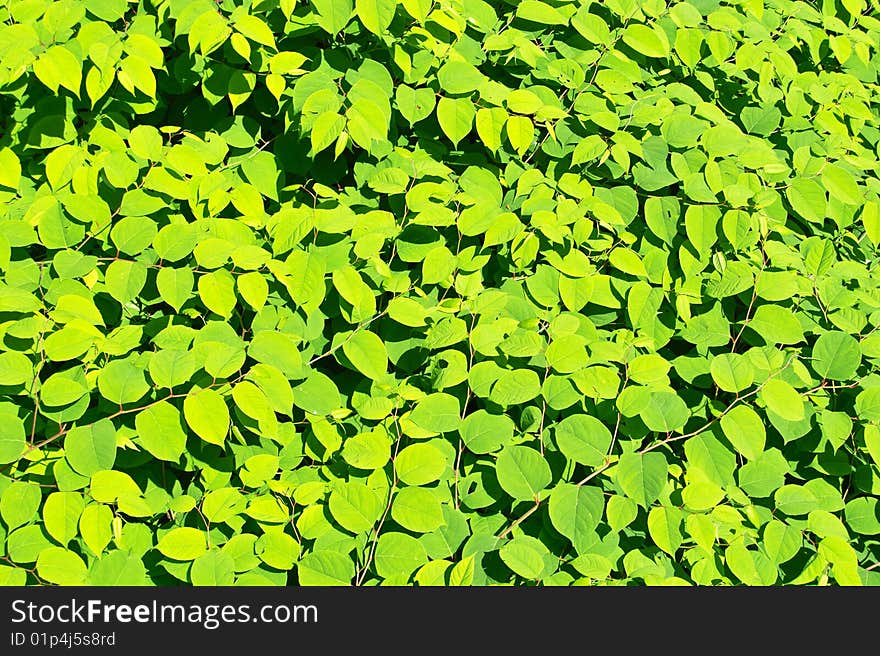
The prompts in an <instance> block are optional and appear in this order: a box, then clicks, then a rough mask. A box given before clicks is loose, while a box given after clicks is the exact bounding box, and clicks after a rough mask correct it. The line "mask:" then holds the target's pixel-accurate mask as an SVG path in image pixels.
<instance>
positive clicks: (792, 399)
mask: <svg viewBox="0 0 880 656" xmlns="http://www.w3.org/2000/svg"><path fill="white" fill-rule="evenodd" d="M759 396H760V398H761V400H762V401H764V403H766V404H767V408H769V409H770V410H772V411H773V412H775V413H776V414H777V415H779V416H780V417H782V418H783V419H787V420H788V421H799V420H801V419H803V418H804V402H803V399H802V398H801V395H800V394H798V393H797V390H795V389H794V388H793V387H792V386H791V385H789V384H788V383H787V382H785V381H784V380H780V379H779V378H771V379H770V380H768V381H767V382H766V383H764V386H763V387H762V388H761V392H760V394H759Z"/></svg>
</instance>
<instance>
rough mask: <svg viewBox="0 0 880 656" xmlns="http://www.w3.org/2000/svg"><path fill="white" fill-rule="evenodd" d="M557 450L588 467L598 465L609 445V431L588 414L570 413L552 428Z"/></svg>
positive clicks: (603, 458) (602, 460) (601, 461)
mask: <svg viewBox="0 0 880 656" xmlns="http://www.w3.org/2000/svg"><path fill="white" fill-rule="evenodd" d="M554 437H555V439H556V444H557V445H558V446H559V450H560V451H562V453H564V454H565V456H566V457H567V458H571V459H572V460H574V461H575V462H579V463H581V464H583V465H587V466H589V467H598V466H599V465H601V464H602V463H603V462H604V460H605V455H606V453H607V452H608V448H609V447H610V446H611V431H610V430H608V428H607V427H606V426H605V424H603V423H602V422H601V421H599V420H598V419H596V418H595V417H590V416H589V415H570V416H568V417H566V418H565V419H563V420H562V421H561V422H559V423H558V424H557V425H556V427H555V430H554Z"/></svg>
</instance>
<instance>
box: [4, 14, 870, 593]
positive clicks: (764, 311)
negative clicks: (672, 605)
mask: <svg viewBox="0 0 880 656" xmlns="http://www.w3.org/2000/svg"><path fill="white" fill-rule="evenodd" d="M876 10H877V7H876V3H872V4H871V5H869V4H868V3H867V2H866V0H840V1H836V0H822V2H817V3H809V2H803V1H792V0H744V1H742V2H732V1H730V2H722V1H721V0H690V1H689V2H675V1H671V2H665V1H664V0H643V1H638V2H637V1H636V0H606V1H604V2H595V1H591V0H581V1H580V2H570V1H566V0H522V1H521V2H515V1H513V0H506V1H503V0H443V1H439V2H432V1H431V0H402V1H401V2H400V3H397V2H396V0H355V1H354V2H352V1H351V0H310V1H308V2H305V1H301V2H296V1H295V0H277V1H276V0H262V1H261V0H217V1H216V2H213V1H211V0H140V1H139V2H131V1H129V0H83V1H80V0H60V1H57V2H49V1H48V0H21V1H19V0H6V1H5V2H3V3H2V9H0V18H2V19H3V25H2V27H0V107H2V112H0V116H2V121H3V123H2V130H0V203H2V210H0V212H2V214H0V221H2V227H0V271H2V276H3V278H2V284H0V312H2V323H0V326H2V328H0V335H2V341H0V348H2V353H0V394H2V398H0V415H2V416H0V472H2V474H0V518H2V524H0V544H3V545H4V546H3V549H2V550H0V553H2V555H3V556H4V562H3V564H0V581H2V582H5V583H8V584H47V583H52V584H61V585H65V584H82V583H88V584H94V585H116V584H153V585H180V584H193V585H209V584H233V583H234V584H241V585H256V584H274V585H311V584H352V583H354V584H364V585H374V584H379V583H382V584H399V585H411V584H418V585H429V584H438V583H439V584H451V585H462V584H464V585H467V584H477V585H483V584H494V583H514V584H518V585H526V584H528V585H531V584H534V583H540V584H554V585H556V584H593V583H601V584H604V583H608V584H623V583H630V582H635V583H646V584H677V583H696V584H704V585H714V584H765V585H769V584H783V583H795V584H812V583H820V584H821V583H826V582H835V583H838V584H844V585H850V584H859V583H877V581H878V578H877V577H878V572H876V571H872V569H873V567H875V566H876V563H877V562H878V553H880V548H878V540H877V539H876V536H878V535H880V513H878V498H877V495H878V493H880V470H878V465H880V428H878V423H880V376H878V375H877V373H876V368H877V364H878V362H880V359H878V358H880V334H876V333H875V330H876V328H877V326H878V325H880V285H878V282H880V278H878V276H877V273H876V270H877V262H876V248H877V245H878V242H880V213H878V207H880V206H878V192H880V183H878V179H877V172H878V153H880V150H878V141H880V126H878V79H877V71H878V68H880V54H878V48H877V44H878V43H880V21H878V19H877V18H876V17H875V16H876Z"/></svg>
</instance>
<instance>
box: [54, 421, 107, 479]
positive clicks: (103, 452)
mask: <svg viewBox="0 0 880 656" xmlns="http://www.w3.org/2000/svg"><path fill="white" fill-rule="evenodd" d="M64 457H65V458H67V462H69V463H70V466H71V467H73V469H75V470H76V471H77V472H78V473H80V474H82V475H83V476H91V475H92V474H95V473H96V472H99V471H101V470H104V469H113V464H114V463H115V462H116V429H115V428H114V427H113V423H112V422H111V421H109V420H107V419H101V420H99V421H97V422H95V423H94V424H91V425H88V426H77V427H75V428H71V429H70V431H68V433H67V435H65V436H64Z"/></svg>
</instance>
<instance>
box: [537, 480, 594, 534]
mask: <svg viewBox="0 0 880 656" xmlns="http://www.w3.org/2000/svg"><path fill="white" fill-rule="evenodd" d="M604 509H605V497H604V495H603V494H602V491H601V490H600V489H599V488H596V487H590V486H578V485H572V484H571V483H561V484H559V485H557V486H556V487H554V488H553V490H552V491H551V492H550V506H549V513H550V521H551V522H552V523H553V528H555V529H556V530H557V531H559V532H560V533H561V534H562V535H564V536H565V537H567V538H568V539H569V540H571V541H572V542H573V543H574V544H575V547H577V545H579V544H581V543H584V542H586V541H588V540H589V539H590V538H591V536H592V535H594V532H595V530H596V528H597V527H598V526H599V524H600V523H601V521H602V513H603V511H604Z"/></svg>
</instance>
